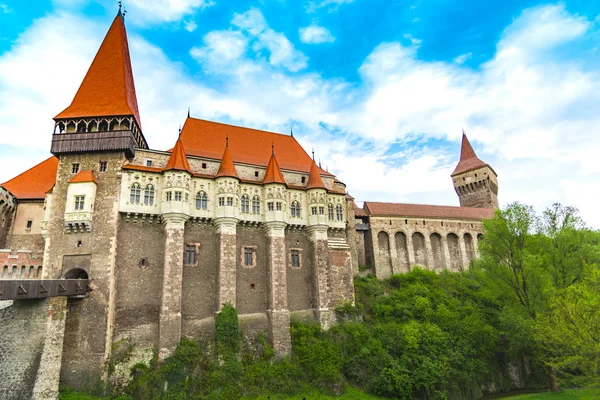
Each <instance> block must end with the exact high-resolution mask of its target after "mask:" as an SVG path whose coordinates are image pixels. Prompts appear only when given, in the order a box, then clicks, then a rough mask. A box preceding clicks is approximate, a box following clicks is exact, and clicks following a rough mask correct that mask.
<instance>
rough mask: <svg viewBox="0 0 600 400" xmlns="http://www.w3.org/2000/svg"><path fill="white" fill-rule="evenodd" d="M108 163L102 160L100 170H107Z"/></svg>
mask: <svg viewBox="0 0 600 400" xmlns="http://www.w3.org/2000/svg"><path fill="white" fill-rule="evenodd" d="M107 166H108V163H107V162H106V161H100V172H106V169H107Z"/></svg>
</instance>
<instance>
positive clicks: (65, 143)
mask: <svg viewBox="0 0 600 400" xmlns="http://www.w3.org/2000/svg"><path fill="white" fill-rule="evenodd" d="M135 145H136V141H135V137H134V133H133V132H132V131H131V130H118V131H102V132H72V133H55V134H53V135H52V147H51V148H50V152H51V153H52V154H54V155H55V156H58V155H60V154H69V153H83V152H101V151H111V152H116V151H124V152H125V155H126V156H127V157H128V158H132V157H133V156H134V155H135Z"/></svg>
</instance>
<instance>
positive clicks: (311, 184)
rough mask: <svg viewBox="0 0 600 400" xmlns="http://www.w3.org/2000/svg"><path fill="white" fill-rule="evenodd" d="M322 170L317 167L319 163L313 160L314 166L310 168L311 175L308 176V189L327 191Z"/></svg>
mask: <svg viewBox="0 0 600 400" xmlns="http://www.w3.org/2000/svg"><path fill="white" fill-rule="evenodd" d="M320 171H321V169H320V168H319V167H317V163H315V161H314V160H313V162H312V165H311V166H310V173H309V175H308V183H307V184H306V188H307V189H316V188H320V189H326V188H325V185H323V180H322V179H321V175H320Z"/></svg>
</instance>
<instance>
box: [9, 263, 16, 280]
mask: <svg viewBox="0 0 600 400" xmlns="http://www.w3.org/2000/svg"><path fill="white" fill-rule="evenodd" d="M10 277H11V278H13V279H17V266H16V265H13V267H12V273H11V274H10Z"/></svg>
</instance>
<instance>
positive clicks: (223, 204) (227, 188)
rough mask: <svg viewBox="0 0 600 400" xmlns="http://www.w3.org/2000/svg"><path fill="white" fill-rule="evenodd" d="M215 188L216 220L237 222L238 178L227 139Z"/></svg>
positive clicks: (227, 139)
mask: <svg viewBox="0 0 600 400" xmlns="http://www.w3.org/2000/svg"><path fill="white" fill-rule="evenodd" d="M215 181H216V186H217V188H216V189H217V196H216V197H217V198H216V202H217V204H216V217H217V220H225V219H227V220H230V221H229V222H233V223H237V221H238V205H239V201H238V200H239V199H238V197H239V196H238V190H239V183H240V178H239V177H238V174H237V172H236V170H235V166H234V165H233V157H232V155H231V150H229V138H226V139H225V151H224V152H223V157H222V158H221V165H219V170H218V171H217V176H216V178H215Z"/></svg>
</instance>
